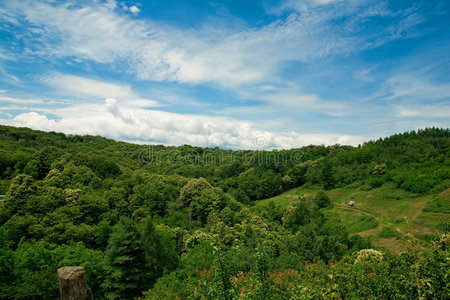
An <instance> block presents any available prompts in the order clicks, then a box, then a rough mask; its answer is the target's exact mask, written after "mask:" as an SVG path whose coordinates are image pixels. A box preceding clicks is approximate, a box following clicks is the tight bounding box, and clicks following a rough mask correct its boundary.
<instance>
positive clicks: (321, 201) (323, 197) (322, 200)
mask: <svg viewBox="0 0 450 300" xmlns="http://www.w3.org/2000/svg"><path fill="white" fill-rule="evenodd" d="M314 203H315V204H316V205H317V206H318V207H319V208H324V207H327V206H330V205H331V202H330V198H329V197H328V196H327V194H326V193H325V192H324V191H319V192H318V193H317V195H316V196H315V197H314Z"/></svg>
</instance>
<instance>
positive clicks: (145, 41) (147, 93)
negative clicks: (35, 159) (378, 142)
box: [0, 0, 450, 149]
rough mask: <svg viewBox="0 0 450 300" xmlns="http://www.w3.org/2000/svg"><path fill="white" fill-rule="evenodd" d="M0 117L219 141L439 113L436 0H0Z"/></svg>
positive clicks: (430, 118) (447, 118)
mask: <svg viewBox="0 0 450 300" xmlns="http://www.w3.org/2000/svg"><path fill="white" fill-rule="evenodd" d="M0 124H5V125H6V124H7V125H14V126H25V127H30V128H33V129H39V130H46V131H58V132H65V133H77V134H94V135H102V136H106V137H109V138H114V139H117V140H125V141H132V142H138V143H152V144H154V143H156V144H161V143H162V144H167V145H180V144H191V145H200V146H208V147H215V146H218V147H221V148H227V149H228V148H232V149H262V148H265V149H266V148H267V149H270V148H292V147H298V146H302V145H308V144H327V145H329V144H335V143H339V144H351V145H357V144H358V143H361V142H363V141H365V140H368V139H374V138H378V137H383V136H388V135H390V134H393V133H398V132H402V131H406V130H412V129H417V128H424V127H427V126H439V127H449V125H450V2H449V1H447V0H442V1H414V0H406V1H403V0H391V1H381V0H373V1H372V0H303V1H301V0H297V1H295V0H261V1H256V0H254V1H252V0H222V1H219V0H217V1H216V0H204V1H202V0H168V1H160V0H147V1H144V0H140V1H113V0H110V1H100V0H98V1H58V0H53V1H50V0H49V1H37V0H32V1H27V0H21V1H17V0H11V1H8V0H0Z"/></svg>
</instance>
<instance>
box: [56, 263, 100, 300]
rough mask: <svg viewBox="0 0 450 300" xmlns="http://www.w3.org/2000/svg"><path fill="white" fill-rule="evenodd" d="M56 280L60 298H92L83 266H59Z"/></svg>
mask: <svg viewBox="0 0 450 300" xmlns="http://www.w3.org/2000/svg"><path fill="white" fill-rule="evenodd" d="M58 282H59V292H60V294H61V300H92V292H91V289H90V288H89V286H88V285H87V281H86V271H85V270H84V268H83V267H63V268H59V269H58Z"/></svg>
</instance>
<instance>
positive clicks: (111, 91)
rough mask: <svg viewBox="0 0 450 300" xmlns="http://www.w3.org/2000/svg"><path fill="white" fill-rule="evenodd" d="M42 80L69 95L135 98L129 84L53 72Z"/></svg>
mask: <svg viewBox="0 0 450 300" xmlns="http://www.w3.org/2000/svg"><path fill="white" fill-rule="evenodd" d="M42 82H43V83H45V84H47V85H49V86H51V87H53V88H55V89H57V90H59V91H62V92H64V93H66V94H69V95H83V96H89V97H96V98H101V99H105V98H110V97H114V98H126V99H129V98H135V97H136V95H135V94H134V92H133V91H132V89H131V87H130V86H129V85H120V84H113V83H109V82H104V81H99V80H93V79H88V78H84V77H79V76H73V75H66V74H53V75H49V76H45V77H43V78H42Z"/></svg>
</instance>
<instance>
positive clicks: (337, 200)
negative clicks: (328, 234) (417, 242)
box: [254, 183, 450, 252]
mask: <svg viewBox="0 0 450 300" xmlns="http://www.w3.org/2000/svg"><path fill="white" fill-rule="evenodd" d="M319 190H320V188H319V187H315V186H305V187H299V188H295V189H293V190H290V191H288V192H286V193H283V194H281V195H279V196H276V197H273V198H269V199H264V200H260V201H257V202H255V205H254V209H256V210H258V209H259V208H260V207H262V206H265V205H267V204H268V203H269V202H270V201H273V202H274V203H275V205H277V206H283V207H287V206H288V205H289V204H290V203H291V202H293V201H295V200H296V199H297V198H298V196H300V195H305V196H314V195H315V194H316V193H317V191H319ZM327 194H328V196H329V197H330V199H331V201H332V203H333V208H332V209H329V210H326V211H325V214H326V215H327V216H328V217H330V218H338V219H340V220H341V222H342V224H343V225H344V226H346V227H347V228H348V229H349V232H351V233H358V234H359V235H361V236H363V237H368V238H369V239H370V240H371V241H372V242H373V244H374V245H376V246H378V247H382V248H386V249H389V250H391V251H394V252H399V251H402V250H404V249H405V248H407V247H408V245H409V242H408V239H407V237H406V235H407V233H408V226H407V224H406V222H405V220H404V217H406V218H408V219H409V220H410V222H411V224H412V228H413V229H414V231H415V234H416V237H417V238H418V239H422V240H423V239H426V238H427V236H428V235H429V234H435V233H439V232H440V229H439V224H440V223H442V222H446V223H449V222H450V213H449V212H448V208H449V206H448V204H449V202H450V189H447V190H446V191H443V192H441V193H439V194H437V195H425V196H416V195H414V194H411V193H407V192H405V191H402V190H399V189H397V188H395V185H394V184H393V183H386V184H384V185H383V186H382V187H379V188H375V189H370V190H366V189H364V188H362V187H360V186H357V185H350V186H347V187H344V188H338V189H333V190H329V191H327ZM436 198H437V199H438V200H439V201H440V203H442V205H441V212H426V211H424V208H425V207H427V204H428V203H429V202H431V201H432V200H434V199H436ZM351 200H353V201H355V206H353V207H351V206H349V205H348V202H349V201H351ZM434 210H435V211H436V209H434Z"/></svg>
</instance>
